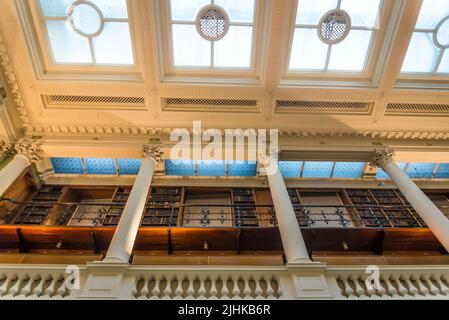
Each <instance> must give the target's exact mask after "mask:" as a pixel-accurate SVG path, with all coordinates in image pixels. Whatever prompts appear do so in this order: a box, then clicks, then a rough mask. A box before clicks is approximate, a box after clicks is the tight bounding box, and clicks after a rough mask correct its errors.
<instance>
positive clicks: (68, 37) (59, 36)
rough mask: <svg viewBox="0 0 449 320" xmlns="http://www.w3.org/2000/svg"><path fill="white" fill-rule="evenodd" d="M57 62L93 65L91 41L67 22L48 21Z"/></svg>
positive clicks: (50, 38) (52, 47) (51, 43)
mask: <svg viewBox="0 0 449 320" xmlns="http://www.w3.org/2000/svg"><path fill="white" fill-rule="evenodd" d="M46 25H47V30H48V35H49V40H50V45H51V49H52V52H53V58H54V60H55V62H60V63H92V62H93V61H92V56H91V53H90V47H89V41H88V40H87V38H85V37H82V36H80V35H79V34H78V33H76V32H75V31H73V29H72V27H70V26H69V25H68V24H67V23H66V22H65V21H46Z"/></svg>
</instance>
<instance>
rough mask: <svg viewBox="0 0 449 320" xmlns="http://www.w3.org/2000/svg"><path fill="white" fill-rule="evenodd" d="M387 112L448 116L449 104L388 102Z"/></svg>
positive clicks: (391, 113) (392, 113)
mask: <svg viewBox="0 0 449 320" xmlns="http://www.w3.org/2000/svg"><path fill="white" fill-rule="evenodd" d="M387 114H390V115H394V114H405V115H410V114H419V115H426V114H428V115H435V114H438V115H447V116H449V104H427V103H389V104H387Z"/></svg>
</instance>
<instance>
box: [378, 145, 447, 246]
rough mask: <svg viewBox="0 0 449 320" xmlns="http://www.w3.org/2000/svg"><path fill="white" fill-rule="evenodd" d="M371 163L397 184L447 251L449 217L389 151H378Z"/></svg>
mask: <svg viewBox="0 0 449 320" xmlns="http://www.w3.org/2000/svg"><path fill="white" fill-rule="evenodd" d="M373 163H374V164H375V165H377V166H380V167H381V168H382V169H383V170H384V171H385V172H386V173H387V174H388V175H389V176H390V178H391V180H392V181H393V182H394V183H395V184H396V185H397V186H398V188H399V190H401V192H402V194H403V195H404V197H405V198H406V199H407V201H408V202H409V203H410V204H411V205H412V206H413V208H414V209H415V211H416V212H417V213H418V214H419V216H420V217H421V218H422V219H423V220H424V222H425V223H426V224H427V226H428V227H429V228H430V230H431V231H432V232H433V234H434V235H435V237H436V238H437V239H438V240H439V241H440V243H441V244H442V245H443V246H444V248H445V249H446V250H447V251H448V252H449V219H448V218H447V217H446V216H445V215H444V214H443V213H442V212H441V210H440V209H438V207H437V206H436V205H435V204H434V203H433V202H432V201H431V200H430V199H429V198H428V197H427V196H426V194H425V193H424V192H422V190H421V189H420V188H419V187H418V186H417V185H416V184H415V183H414V182H413V181H412V179H410V178H409V177H408V176H407V175H406V174H405V172H404V171H403V170H401V168H400V167H399V166H398V165H397V164H396V163H394V161H393V160H392V159H391V152H387V151H383V152H378V153H377V155H376V158H375V159H374V161H373Z"/></svg>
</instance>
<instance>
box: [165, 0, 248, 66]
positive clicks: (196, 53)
mask: <svg viewBox="0 0 449 320" xmlns="http://www.w3.org/2000/svg"><path fill="white" fill-rule="evenodd" d="M208 5H217V6H219V7H221V8H222V9H223V10H224V12H225V16H226V18H229V25H228V26H227V27H229V28H228V29H227V27H226V34H225V35H224V37H222V38H220V37H219V40H216V41H209V40H206V39H205V38H204V37H202V36H201V35H200V34H199V32H198V29H200V31H201V28H198V26H197V24H198V23H197V21H196V18H197V15H198V13H199V12H200V11H201V10H202V9H203V8H204V7H205V6H208ZM254 10H255V1H254V0H171V1H170V25H171V41H172V65H173V66H175V67H181V68H183V67H184V68H186V67H187V68H192V67H193V68H195V67H202V68H242V69H249V68H250V67H251V64H252V52H253V33H254ZM219 21H220V22H222V20H219Z"/></svg>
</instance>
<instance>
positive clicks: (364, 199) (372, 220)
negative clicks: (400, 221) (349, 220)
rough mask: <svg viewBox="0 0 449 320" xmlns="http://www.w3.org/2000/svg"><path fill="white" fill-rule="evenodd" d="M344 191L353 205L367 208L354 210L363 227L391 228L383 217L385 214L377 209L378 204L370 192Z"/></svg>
mask: <svg viewBox="0 0 449 320" xmlns="http://www.w3.org/2000/svg"><path fill="white" fill-rule="evenodd" d="M346 191H347V194H348V196H349V198H350V200H351V202H352V204H353V205H355V206H358V205H360V206H367V207H356V208H355V211H356V212H357V215H358V216H359V218H360V223H362V224H363V225H364V226H365V227H384V228H385V227H391V223H390V221H389V220H388V218H387V217H386V216H385V213H384V212H383V211H382V210H381V209H379V208H377V206H378V205H379V203H378V202H377V201H376V199H375V198H374V196H373V195H372V193H371V191H370V190H368V189H347V190H346ZM369 206H372V207H369Z"/></svg>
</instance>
